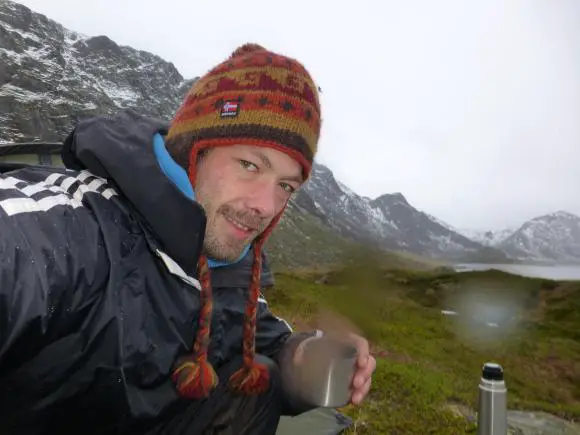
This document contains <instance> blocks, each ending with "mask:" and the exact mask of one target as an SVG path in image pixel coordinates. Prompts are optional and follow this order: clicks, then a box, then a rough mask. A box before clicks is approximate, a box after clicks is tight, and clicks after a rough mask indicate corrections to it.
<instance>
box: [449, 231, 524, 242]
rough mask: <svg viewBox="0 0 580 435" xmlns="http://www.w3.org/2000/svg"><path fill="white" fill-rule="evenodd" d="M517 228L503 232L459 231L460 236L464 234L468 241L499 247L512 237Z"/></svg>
mask: <svg viewBox="0 0 580 435" xmlns="http://www.w3.org/2000/svg"><path fill="white" fill-rule="evenodd" d="M516 230H517V228H512V227H510V228H504V229H501V230H471V229H459V230H457V231H458V232H459V233H460V234H463V235H464V236H465V237H467V238H468V239H471V240H473V241H475V242H478V243H481V244H482V245H485V246H497V245H499V244H500V243H501V242H503V241H504V240H505V239H507V238H508V237H509V236H511V235H512V234H513V233H514V232H515V231H516Z"/></svg>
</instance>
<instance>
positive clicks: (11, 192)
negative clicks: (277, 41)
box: [0, 111, 292, 434]
mask: <svg viewBox="0 0 580 435" xmlns="http://www.w3.org/2000/svg"><path fill="white" fill-rule="evenodd" d="M166 131H167V128H166V125H165V124H164V123H163V122H160V121H156V120H152V119H147V118H143V117H140V116H137V115H136V114H135V113H133V112H130V111H126V112H121V113H120V114H119V115H117V116H115V117H113V118H91V119H87V120H84V121H81V122H79V124H78V125H77V126H76V128H75V130H74V131H73V132H72V133H71V135H70V136H69V137H68V138H67V140H66V141H65V143H64V149H63V161H64V162H65V164H66V165H67V167H68V168H74V170H71V169H61V168H47V167H28V168H23V169H18V170H15V171H11V172H8V173H4V174H0V433H2V434H9V433H31V434H34V433H40V432H42V430H46V428H48V427H58V421H59V419H66V418H70V416H72V415H82V416H83V417H82V418H83V419H84V423H83V424H84V427H85V429H87V430H89V429H94V428H95V427H99V425H104V426H103V431H102V433H112V432H107V429H105V428H106V427H122V426H123V425H125V424H128V425H130V422H131V421H136V420H139V419H151V418H157V417H159V416H162V415H163V412H164V410H165V409H167V407H168V406H169V405H170V404H171V403H173V402H174V401H176V400H177V399H178V396H177V394H176V391H175V388H174V385H173V383H172V382H171V379H170V374H171V371H172V368H173V366H174V361H175V360H176V358H178V357H179V356H181V355H183V354H186V353H189V352H191V348H192V344H193V341H194V338H195V334H196V332H197V316H198V309H199V306H200V292H199V283H198V281H197V279H196V264H197V261H198V257H199V255H200V250H201V247H202V242H203V237H202V235H203V234H204V230H205V217H204V213H203V211H202V209H201V208H200V206H199V205H198V204H196V203H195V202H194V201H193V200H192V199H190V198H189V197H188V196H187V195H186V194H184V192H183V191H182V190H180V189H179V188H178V187H177V185H176V183H174V182H173V181H172V180H171V179H170V178H169V177H168V176H167V175H166V173H165V172H164V171H163V170H162V169H161V168H160V166H159V162H158V159H157V157H156V155H155V154H154V152H153V147H152V138H153V135H154V134H155V133H161V134H165V133H166ZM251 257H252V253H250V254H249V255H248V256H246V257H245V258H244V259H243V260H242V261H240V262H238V263H236V264H233V265H230V266H226V267H221V268H216V269H214V270H213V273H212V282H213V288H214V291H213V295H214V315H213V320H212V336H211V346H210V349H209V358H210V361H211V362H212V364H214V366H216V367H219V366H220V365H222V364H224V362H226V361H228V360H229V359H231V358H232V357H233V356H235V355H239V354H240V353H241V350H242V349H241V346H242V324H243V311H244V304H245V301H246V299H247V288H248V284H249V280H250V270H251ZM264 264H265V265H264V271H263V274H262V283H263V284H271V283H272V276H271V274H270V271H269V269H268V266H267V262H265V263H264ZM291 332H292V331H291V329H290V327H289V326H288V324H287V323H286V322H285V321H283V320H281V319H279V318H277V317H276V316H274V315H273V314H272V313H271V312H270V311H269V309H268V306H267V303H266V301H265V300H264V299H263V298H260V303H259V312H258V320H257V338H256V350H257V352H258V353H261V354H264V355H266V356H270V357H272V358H275V357H276V356H277V355H278V353H279V351H280V350H281V348H282V347H283V345H284V343H285V342H286V341H287V340H288V339H289V338H290V337H291Z"/></svg>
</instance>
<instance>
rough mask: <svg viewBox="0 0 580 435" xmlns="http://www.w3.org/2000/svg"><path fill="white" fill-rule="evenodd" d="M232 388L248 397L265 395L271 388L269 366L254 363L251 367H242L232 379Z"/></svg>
mask: <svg viewBox="0 0 580 435" xmlns="http://www.w3.org/2000/svg"><path fill="white" fill-rule="evenodd" d="M229 384H230V388H232V389H233V390H234V391H236V392H238V393H242V394H246V395H256V394H263V393H265V392H266V391H267V390H268V388H269V386H270V370H269V369H268V366H266V365H264V364H259V363H256V362H253V363H252V364H251V365H250V367H245V366H244V367H242V368H240V369H239V370H238V371H237V372H235V373H234V374H233V375H232V376H231V377H230V382H229Z"/></svg>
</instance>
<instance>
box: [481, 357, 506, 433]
mask: <svg viewBox="0 0 580 435" xmlns="http://www.w3.org/2000/svg"><path fill="white" fill-rule="evenodd" d="M507 429H508V424H507V389H506V385H505V381H504V373H503V368H502V367H501V366H500V365H499V364H496V363H490V362H489V363H485V364H484V365H483V370H482V374H481V379H480V381H479V398H478V413H477V434H478V435H506V434H507Z"/></svg>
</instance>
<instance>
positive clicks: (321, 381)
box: [294, 336, 357, 408]
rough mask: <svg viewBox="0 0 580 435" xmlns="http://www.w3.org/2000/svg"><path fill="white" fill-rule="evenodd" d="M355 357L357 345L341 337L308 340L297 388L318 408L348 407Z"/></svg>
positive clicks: (303, 396) (304, 397)
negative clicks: (339, 338)
mask: <svg viewBox="0 0 580 435" xmlns="http://www.w3.org/2000/svg"><path fill="white" fill-rule="evenodd" d="M356 359H357V350H356V348H355V347H353V346H351V345H349V344H346V343H344V342H341V341H340V340H338V339H334V338H330V337H325V336H323V337H317V338H315V339H312V340H309V341H308V342H307V343H305V347H304V353H303V360H302V363H301V364H300V366H301V367H300V370H299V373H298V376H297V378H296V381H297V385H295V386H294V388H296V389H297V390H298V391H299V395H300V396H301V397H302V398H303V399H304V400H306V401H307V402H309V403H310V404H312V405H315V406H317V407H322V408H341V407H343V406H346V405H347V404H348V403H349V402H350V399H351V395H352V380H353V376H354V373H355V370H356Z"/></svg>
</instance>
